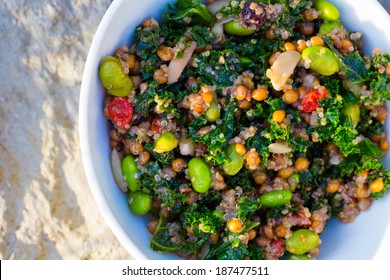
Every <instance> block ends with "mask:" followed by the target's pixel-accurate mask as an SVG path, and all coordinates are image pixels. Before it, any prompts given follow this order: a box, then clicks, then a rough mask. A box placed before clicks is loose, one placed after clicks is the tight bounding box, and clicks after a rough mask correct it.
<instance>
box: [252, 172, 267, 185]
mask: <svg viewBox="0 0 390 280" xmlns="http://www.w3.org/2000/svg"><path fill="white" fill-rule="evenodd" d="M252 177H253V180H254V181H255V183H256V184H258V185H262V184H264V183H265V182H266V181H267V174H265V173H264V172H262V171H260V170H257V171H255V172H253V174H252Z"/></svg>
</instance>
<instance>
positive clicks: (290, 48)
mask: <svg viewBox="0 0 390 280" xmlns="http://www.w3.org/2000/svg"><path fill="white" fill-rule="evenodd" d="M284 48H285V50H286V51H295V50H296V49H297V48H296V47H295V45H294V44H293V43H291V42H287V43H284Z"/></svg>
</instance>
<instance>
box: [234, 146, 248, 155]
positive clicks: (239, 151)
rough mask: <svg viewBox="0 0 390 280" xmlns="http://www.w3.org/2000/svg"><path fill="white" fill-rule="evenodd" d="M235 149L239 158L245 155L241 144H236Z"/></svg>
mask: <svg viewBox="0 0 390 280" xmlns="http://www.w3.org/2000/svg"><path fill="white" fill-rule="evenodd" d="M235 149H236V153H237V154H239V155H240V156H243V155H245V153H246V149H245V146H244V145H242V144H241V143H237V144H236V146H235Z"/></svg>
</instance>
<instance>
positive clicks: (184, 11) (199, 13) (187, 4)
mask: <svg viewBox="0 0 390 280" xmlns="http://www.w3.org/2000/svg"><path fill="white" fill-rule="evenodd" d="M168 7H169V12H168V14H167V15H166V16H165V18H166V19H167V20H170V21H178V22H180V23H186V18H190V19H191V22H192V23H206V24H211V23H212V22H213V21H214V20H215V17H214V15H213V14H212V13H211V12H210V11H209V10H207V8H206V6H205V5H203V4H201V3H200V1H199V0H178V1H177V2H176V4H175V9H172V7H171V6H169V5H168Z"/></svg>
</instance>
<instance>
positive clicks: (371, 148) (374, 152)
mask: <svg viewBox="0 0 390 280" xmlns="http://www.w3.org/2000/svg"><path fill="white" fill-rule="evenodd" d="M359 148H360V152H361V153H362V154H363V155H366V156H368V157H371V158H381V157H382V156H383V152H382V150H381V149H380V148H379V147H378V146H377V145H375V144H374V143H372V141H371V140H370V139H368V138H365V139H364V140H363V141H361V142H360V143H359Z"/></svg>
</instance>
